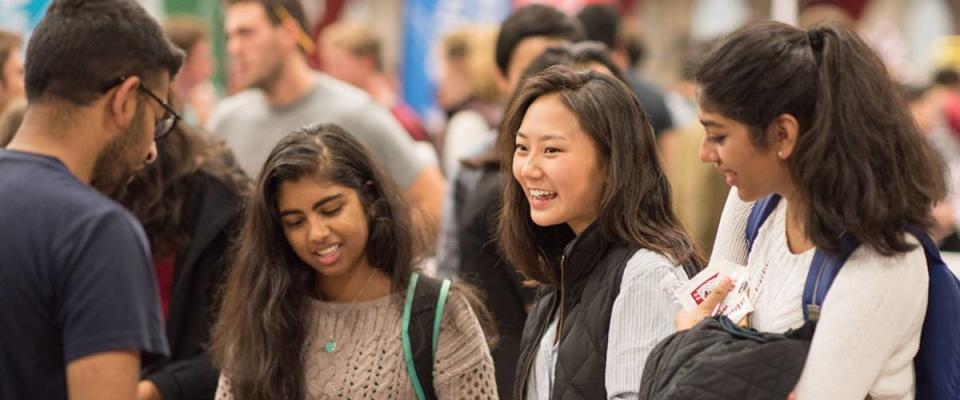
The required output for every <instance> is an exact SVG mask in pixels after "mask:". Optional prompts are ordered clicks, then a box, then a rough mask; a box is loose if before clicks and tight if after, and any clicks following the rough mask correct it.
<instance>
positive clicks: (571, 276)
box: [553, 223, 614, 289]
mask: <svg viewBox="0 0 960 400" xmlns="http://www.w3.org/2000/svg"><path fill="white" fill-rule="evenodd" d="M613 245H614V244H613V243H612V242H611V241H610V240H607V239H605V238H603V235H602V234H601V232H600V229H599V228H598V227H597V225H596V224H595V223H594V224H591V225H590V226H588V227H587V229H586V230H584V231H583V232H582V233H581V234H580V236H577V237H575V238H574V239H573V240H571V241H570V242H569V243H567V245H566V246H565V247H564V249H563V259H562V261H561V265H560V266H558V267H559V268H554V269H553V274H554V279H555V280H554V282H557V285H558V286H559V285H560V282H561V276H560V274H561V271H560V269H561V268H563V272H562V273H563V274H564V275H565V276H563V280H562V281H563V283H564V284H563V286H564V288H563V289H571V288H573V287H574V286H577V285H578V283H579V284H582V283H583V281H584V280H585V279H586V278H587V277H588V276H590V274H591V273H593V271H594V270H595V269H596V268H597V266H598V265H599V264H600V261H602V260H603V258H604V256H605V255H606V254H607V252H608V251H609V250H610V249H611V248H612V247H613Z"/></svg>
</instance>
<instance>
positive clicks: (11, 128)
mask: <svg viewBox="0 0 960 400" xmlns="http://www.w3.org/2000/svg"><path fill="white" fill-rule="evenodd" d="M0 111H3V112H2V113H0V149H2V148H4V147H7V145H8V144H10V141H12V140H13V136H14V135H16V133H17V130H18V129H20V123H21V122H23V115H24V114H25V113H26V112H27V100H26V99H24V98H19V99H17V100H14V101H13V102H12V103H10V105H8V106H7V108H6V109H4V110H0Z"/></svg>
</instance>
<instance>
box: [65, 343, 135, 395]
mask: <svg viewBox="0 0 960 400" xmlns="http://www.w3.org/2000/svg"><path fill="white" fill-rule="evenodd" d="M139 371H140V353H139V351H135V350H125V351H110V352H103V353H97V354H93V355H89V356H85V357H80V358H77V359H75V360H73V361H71V362H70V363H69V364H67V395H68V397H69V398H70V400H88V399H89V400H113V399H123V400H129V399H132V398H134V394H136V387H137V381H138V380H139V378H140V373H139Z"/></svg>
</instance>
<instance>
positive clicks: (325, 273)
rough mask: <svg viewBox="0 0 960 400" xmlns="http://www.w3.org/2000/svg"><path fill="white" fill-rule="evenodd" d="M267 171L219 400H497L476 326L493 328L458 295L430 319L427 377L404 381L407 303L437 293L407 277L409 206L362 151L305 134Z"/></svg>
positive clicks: (223, 354)
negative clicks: (424, 291) (422, 290)
mask: <svg viewBox="0 0 960 400" xmlns="http://www.w3.org/2000/svg"><path fill="white" fill-rule="evenodd" d="M262 171H263V172H262V173H261V174H260V177H259V179H258V182H257V189H256V191H255V193H254V195H253V197H252V199H251V201H250V204H248V206H247V210H246V214H245V216H244V224H243V230H242V231H241V234H240V237H239V238H238V243H237V245H236V252H235V254H234V257H233V264H232V269H231V271H230V274H229V276H228V278H227V281H226V285H225V287H224V289H223V292H224V293H223V300H222V305H221V308H220V315H219V319H218V321H217V323H216V325H215V326H214V330H213V340H212V353H213V355H214V360H215V362H216V363H217V364H218V366H220V367H221V368H222V370H223V373H222V375H221V379H220V384H219V388H218V390H217V399H238V400H243V399H270V398H307V399H319V398H334V397H345V398H382V397H391V396H392V397H393V398H417V397H418V396H419V394H420V393H419V392H420V390H421V389H422V388H432V390H433V392H434V393H435V394H436V396H437V397H438V398H441V399H443V398H481V399H482V398H493V397H495V396H496V383H495V382H494V375H493V361H492V359H491V358H490V350H489V348H488V344H487V341H486V340H485V335H484V330H483V327H482V326H481V323H480V322H479V321H480V320H483V321H485V322H486V321H489V319H490V317H489V314H488V313H487V312H486V310H485V309H484V308H483V306H482V304H481V303H480V302H479V301H478V299H477V298H476V296H475V295H473V293H472V292H471V290H470V289H469V288H467V287H465V286H463V285H460V284H455V285H453V289H452V290H451V291H450V297H449V300H446V307H444V303H443V300H440V301H437V302H436V305H433V304H431V305H430V307H431V310H434V311H435V313H436V314H437V317H436V318H437V319H436V320H435V322H434V323H435V324H436V325H435V326H434V335H435V336H434V338H436V340H437V341H435V342H434V343H435V347H434V354H435V357H434V362H433V364H432V371H433V373H432V374H431V375H430V376H429V377H427V376H424V375H419V374H414V373H412V372H413V370H411V369H410V368H411V367H410V366H411V365H413V364H411V360H410V359H409V358H408V357H407V354H406V353H405V351H404V350H405V349H407V348H408V347H407V343H408V342H409V341H408V340H407V337H406V336H404V335H403V334H400V333H401V332H402V330H403V332H407V325H406V323H405V321H408V320H409V319H407V317H405V316H404V315H406V313H407V311H405V310H406V309H407V308H408V307H409V306H408V303H405V301H404V293H406V292H407V290H408V289H409V288H411V287H413V288H414V289H413V290H411V293H419V289H417V286H416V285H417V284H416V283H414V282H418V281H419V282H427V283H428V284H429V283H431V282H433V280H431V279H429V278H426V277H423V276H419V277H418V276H417V275H413V272H414V265H415V262H416V260H417V258H418V256H419V253H420V248H421V246H420V244H419V239H418V238H417V237H416V236H415V234H414V230H413V227H412V224H411V222H410V215H409V209H408V206H407V204H406V203H405V202H404V200H403V196H402V195H401V194H400V190H399V189H398V188H397V186H396V184H395V183H394V182H393V181H392V180H390V178H389V177H388V176H387V175H386V173H385V172H384V171H383V170H382V168H381V167H380V166H379V165H378V164H377V163H376V162H375V161H374V159H373V157H372V156H371V154H370V152H369V151H368V150H367V149H366V148H365V147H363V146H362V145H361V144H360V143H359V142H357V140H356V139H354V138H353V136H352V135H350V134H349V133H347V132H346V131H344V130H343V129H342V128H340V127H338V126H336V125H332V124H331V125H314V126H309V127H306V128H303V129H302V130H300V131H297V132H293V133H291V134H289V135H287V136H286V137H285V138H284V139H283V140H281V141H280V143H279V144H277V147H276V148H274V149H273V151H272V152H271V153H270V156H269V158H268V159H267V161H266V163H265V164H264V166H263V170H262ZM436 283H437V284H439V282H436ZM414 290H416V292H414ZM441 293H443V292H442V291H441ZM411 297H413V296H411ZM434 298H436V297H434ZM440 298H443V297H442V295H441V296H440ZM429 316H430V317H431V322H433V321H434V320H433V318H434V314H429ZM478 316H479V318H478ZM491 328H492V327H491ZM410 334H411V335H416V334H417V332H410ZM411 354H416V353H412V352H411ZM419 369H420V367H419V366H418V367H417V371H419ZM417 375H419V378H418V377H417ZM430 378H432V379H430ZM418 379H423V380H418ZM421 383H422V385H421ZM424 392H426V393H429V392H430V390H429V389H424ZM421 398H425V397H421Z"/></svg>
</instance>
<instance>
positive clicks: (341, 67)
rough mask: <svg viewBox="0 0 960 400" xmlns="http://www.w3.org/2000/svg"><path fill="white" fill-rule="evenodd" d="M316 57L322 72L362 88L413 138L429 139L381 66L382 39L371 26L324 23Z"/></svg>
mask: <svg viewBox="0 0 960 400" xmlns="http://www.w3.org/2000/svg"><path fill="white" fill-rule="evenodd" d="M320 60H321V63H322V65H323V68H322V69H323V72H326V73H328V74H330V76H332V77H334V78H337V79H339V80H341V81H344V82H347V83H349V84H351V85H353V86H356V87H358V88H360V89H362V90H363V91H365V92H367V94H369V95H370V96H371V97H373V100H374V101H376V102H377V103H379V104H380V105H381V106H383V107H385V108H386V109H388V110H390V113H391V114H393V117H394V118H396V119H397V121H398V122H400V125H403V128H404V129H406V130H407V133H409V134H410V137H411V138H413V140H416V141H422V142H429V141H430V137H429V135H428V134H427V130H426V129H424V127H423V124H422V123H421V122H420V117H418V116H417V113H416V112H415V111H413V109H412V108H410V106H408V105H407V103H405V102H404V101H403V99H402V98H400V94H399V93H397V88H396V82H395V81H394V79H393V78H391V76H390V75H389V72H388V71H387V68H386V66H385V65H384V60H383V41H382V40H381V39H380V36H379V35H377V33H376V32H374V30H373V29H371V28H370V27H368V26H365V25H362V24H359V23H351V22H336V23H333V24H332V25H330V26H327V27H326V28H324V29H323V32H321V34H320Z"/></svg>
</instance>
